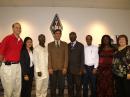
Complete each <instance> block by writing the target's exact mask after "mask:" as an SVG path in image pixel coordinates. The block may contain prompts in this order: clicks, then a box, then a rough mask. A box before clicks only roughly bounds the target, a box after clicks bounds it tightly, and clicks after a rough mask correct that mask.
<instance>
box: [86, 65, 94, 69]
mask: <svg viewBox="0 0 130 97" xmlns="http://www.w3.org/2000/svg"><path fill="white" fill-rule="evenodd" d="M84 66H85V67H86V68H94V65H92V66H88V65H84Z"/></svg>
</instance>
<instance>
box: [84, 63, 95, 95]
mask: <svg viewBox="0 0 130 97" xmlns="http://www.w3.org/2000/svg"><path fill="white" fill-rule="evenodd" d="M93 68H94V66H87V65H85V70H86V72H85V74H84V75H83V97H88V85H89V83H90V86H91V87H90V88H91V97H96V76H95V75H93V73H92V71H93Z"/></svg>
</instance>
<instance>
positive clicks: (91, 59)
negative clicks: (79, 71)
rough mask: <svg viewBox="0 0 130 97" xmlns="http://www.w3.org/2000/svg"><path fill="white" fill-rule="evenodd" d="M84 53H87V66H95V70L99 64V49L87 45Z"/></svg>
mask: <svg viewBox="0 0 130 97" xmlns="http://www.w3.org/2000/svg"><path fill="white" fill-rule="evenodd" d="M84 53H85V65H88V66H92V65H94V68H97V67H98V62H99V55H98V47H96V46H94V45H90V46H88V45H86V46H85V47H84Z"/></svg>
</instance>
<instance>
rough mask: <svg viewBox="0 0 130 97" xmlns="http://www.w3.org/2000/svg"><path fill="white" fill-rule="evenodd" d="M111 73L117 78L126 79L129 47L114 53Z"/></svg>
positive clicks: (128, 64)
mask: <svg viewBox="0 0 130 97" xmlns="http://www.w3.org/2000/svg"><path fill="white" fill-rule="evenodd" d="M112 66H113V73H114V74H115V75H117V76H119V77H126V75H127V74H128V73H130V46H127V47H125V48H124V49H122V50H120V51H119V50H118V51H116V52H115V53H114V57H113V65H112Z"/></svg>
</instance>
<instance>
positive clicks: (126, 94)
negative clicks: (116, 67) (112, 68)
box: [115, 76, 130, 97]
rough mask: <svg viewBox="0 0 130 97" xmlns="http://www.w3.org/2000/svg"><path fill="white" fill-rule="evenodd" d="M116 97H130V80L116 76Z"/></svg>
mask: <svg viewBox="0 0 130 97" xmlns="http://www.w3.org/2000/svg"><path fill="white" fill-rule="evenodd" d="M115 88H116V97H130V80H127V79H126V78H121V77H118V76H115Z"/></svg>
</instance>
